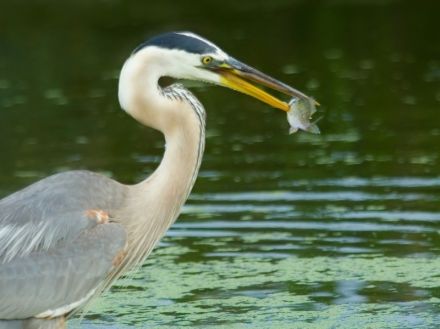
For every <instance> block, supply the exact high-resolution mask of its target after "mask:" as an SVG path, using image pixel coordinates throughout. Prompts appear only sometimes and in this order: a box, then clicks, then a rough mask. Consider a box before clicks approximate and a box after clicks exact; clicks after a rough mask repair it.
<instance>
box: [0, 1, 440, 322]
mask: <svg viewBox="0 0 440 329" xmlns="http://www.w3.org/2000/svg"><path fill="white" fill-rule="evenodd" d="M439 13H440V3H439V2H437V1H431V2H429V1H420V2H416V1H413V2H409V1H408V2H405V1H401V2H400V1H336V0H335V1H287V0H278V1H253V2H250V1H249V2H242V3H239V2H232V1H227V2H200V1H186V2H182V3H180V2H179V3H177V2H171V1H168V0H167V1H158V2H155V4H151V3H150V2H149V1H120V0H113V1H112V0H109V1H84V0H80V1H73V0H72V1H64V2H63V3H62V4H61V3H60V2H56V1H43V0H41V1H27V2H25V1H5V0H1V2H0V26H1V28H0V140H1V143H0V157H1V158H0V159H1V161H0V193H1V195H6V194H8V193H11V192H13V191H14V190H16V189H18V188H20V187H23V186H25V185H27V184H29V183H31V182H33V181H35V180H37V179H39V178H42V177H44V176H47V175H50V174H52V173H55V172H59V171H63V170H67V169H79V168H83V169H90V170H95V171H100V172H104V173H107V174H109V175H112V176H113V177H115V178H117V179H118V180H121V181H123V182H135V181H138V180H140V179H142V178H143V177H145V176H146V175H147V174H148V173H150V172H151V171H152V170H154V168H155V167H156V166H157V164H158V163H159V161H160V159H161V154H162V151H163V140H162V137H161V136H160V135H159V134H158V133H156V132H154V131H151V130H149V129H146V128H144V127H141V126H140V125H139V124H137V123H136V122H134V121H133V120H132V119H131V118H129V117H128V116H127V115H126V114H124V113H123V112H122V111H121V110H120V109H119V106H118V103H117V98H116V87H117V76H118V72H119V69H120V67H121V65H122V63H123V61H124V60H125V58H126V56H128V54H129V53H130V52H131V50H132V49H133V48H134V47H135V46H136V45H137V44H138V43H140V42H141V41H142V40H143V39H144V37H147V36H151V35H154V34H155V33H157V32H162V31H168V30H175V29H178V30H182V29H185V30H192V31H194V32H197V33H200V34H202V35H204V36H206V37H207V38H209V39H211V40H213V41H214V42H216V43H217V44H218V45H219V46H221V47H223V48H224V49H225V50H226V51H227V52H229V53H230V54H231V55H233V56H235V57H237V58H239V59H242V60H243V61H245V62H247V63H249V64H251V65H253V66H255V67H258V68H259V69H261V70H263V71H265V72H267V73H269V74H271V75H273V76H275V77H277V78H279V79H281V80H283V81H285V82H287V83H289V84H291V85H293V86H295V87H297V88H298V89H300V90H303V91H304V92H306V93H308V94H311V95H313V96H314V97H316V98H317V99H318V100H319V101H320V103H321V104H322V106H321V111H322V114H323V115H324V119H323V120H322V121H321V122H320V127H321V129H322V135H320V136H312V135H307V134H296V135H292V136H289V135H288V134H287V132H288V125H287V121H286V118H285V115H283V114H282V113H281V112H280V111H275V110H272V109H270V108H268V107H267V106H265V105H264V104H260V103H258V102H257V101H255V100H253V99H250V98H248V97H245V96H242V95H238V94H236V93H234V92H231V91H228V90H224V89H219V88H211V87H210V88H207V87H206V88H200V87H198V88H195V89H194V90H193V91H194V92H195V93H196V94H197V96H198V97H199V98H200V99H201V101H202V102H203V103H204V105H205V107H206V109H207V112H208V130H207V135H208V137H207V147H206V152H205V157H204V162H203V165H202V168H201V172H200V175H199V178H198V180H197V183H196V186H195V188H194V191H193V193H192V195H191V197H190V199H189V201H188V203H187V206H186V207H185V209H184V213H183V214H182V216H181V217H180V219H179V220H178V222H177V223H176V224H175V225H174V226H173V227H172V229H171V230H170V231H169V233H168V234H167V236H166V237H165V238H164V239H163V241H162V242H161V244H160V246H159V247H158V248H157V249H156V251H155V252H154V254H153V255H152V256H151V257H150V258H149V260H148V261H147V262H146V264H145V266H144V267H143V268H142V271H141V272H139V273H136V274H135V275H133V276H131V277H129V278H127V279H123V280H121V281H119V282H118V283H117V284H116V285H115V286H114V287H113V288H112V289H111V291H110V292H109V293H107V294H106V295H105V296H104V297H102V298H100V299H99V300H97V301H96V302H95V304H93V306H92V307H91V309H90V311H89V313H88V314H87V316H86V318H85V319H84V320H83V322H82V323H81V324H79V323H78V321H77V320H76V321H74V322H72V323H71V327H73V328H77V327H81V328H90V329H98V328H100V329H102V328H145V327H147V328H180V327H188V328H437V327H439V326H440V315H439V314H440V313H439V310H440V260H439V255H440V236H439V234H440V156H439V154H440V42H439V36H438V31H439V24H438V21H439Z"/></svg>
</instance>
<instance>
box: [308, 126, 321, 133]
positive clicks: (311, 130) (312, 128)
mask: <svg viewBox="0 0 440 329" xmlns="http://www.w3.org/2000/svg"><path fill="white" fill-rule="evenodd" d="M307 132H309V133H311V134H320V133H321V130H319V127H318V125H317V124H316V123H312V124H311V125H310V126H309V127H308V128H307Z"/></svg>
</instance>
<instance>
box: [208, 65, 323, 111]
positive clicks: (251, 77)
mask: <svg viewBox="0 0 440 329" xmlns="http://www.w3.org/2000/svg"><path fill="white" fill-rule="evenodd" d="M213 69H214V70H215V71H216V72H217V73H218V74H219V75H220V76H221V78H220V83H221V85H223V86H225V87H228V88H231V89H234V90H237V91H239V92H241V93H243V94H246V95H249V96H252V97H254V98H256V99H259V100H260V101H262V102H264V103H266V104H269V105H270V106H272V107H274V108H277V109H280V110H283V111H285V112H287V111H289V104H288V103H286V102H284V101H282V100H280V99H278V98H277V97H275V96H272V95H271V94H269V93H267V92H266V91H264V90H263V89H262V88H260V87H258V86H256V85H254V84H252V83H250V82H249V81H252V82H256V83H257V84H259V85H262V86H266V87H269V88H271V89H273V90H276V91H279V92H281V93H284V94H286V95H289V96H292V97H297V98H307V99H309V97H308V96H307V95H305V94H303V93H302V92H300V91H298V90H296V89H294V88H292V87H290V86H288V85H286V84H284V83H282V82H281V81H278V80H276V79H274V78H272V77H270V76H268V75H266V74H264V73H262V72H260V71H258V70H256V69H254V68H252V67H250V66H248V65H246V64H243V63H241V62H239V61H237V60H236V59H234V58H229V59H228V61H226V62H224V63H222V64H221V65H220V66H219V67H217V68H213ZM315 103H316V105H319V104H318V103H317V102H315Z"/></svg>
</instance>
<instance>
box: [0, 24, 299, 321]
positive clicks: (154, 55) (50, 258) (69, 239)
mask: <svg viewBox="0 0 440 329" xmlns="http://www.w3.org/2000/svg"><path fill="white" fill-rule="evenodd" d="M163 76H170V77H173V78H176V79H192V80H201V81H205V82H210V83H213V84H217V85H223V86H227V87H229V88H232V89H236V90H238V91H241V92H243V93H245V94H248V95H250V96H253V97H256V98H258V99H260V100H262V101H264V102H266V103H268V104H270V105H272V106H273V107H277V108H279V109H282V110H284V111H287V110H288V108H289V106H288V104H287V103H285V102H283V101H280V100H278V99H277V98H275V97H273V96H271V95H269V94H267V93H266V92H264V91H263V90H262V89H260V88H258V87H255V86H254V85H253V84H252V83H250V82H249V81H252V82H257V83H259V84H262V85H266V86H268V87H270V88H272V89H276V90H279V91H281V92H284V93H286V94H288V95H296V96H299V97H307V96H305V95H304V94H302V93H300V92H299V91H297V90H295V89H293V88H291V87H289V86H287V85H284V84H282V83H281V82H279V81H277V80H275V79H273V78H270V77H268V76H266V75H264V74H263V73H261V72H259V71H257V70H255V69H252V68H251V67H249V66H246V65H244V64H242V63H240V62H238V61H237V60H235V59H233V58H231V57H230V56H228V55H227V54H226V53H224V52H223V51H222V50H221V49H219V48H218V47H217V46H215V45H214V44H212V43H211V42H209V41H207V40H206V39H203V38H201V37H199V36H197V35H195V34H192V33H187V32H172V33H167V34H163V35H160V36H158V37H155V38H153V39H150V40H149V41H147V42H145V43H143V44H142V45H141V46H139V47H138V48H136V49H135V51H134V52H133V53H132V55H131V56H130V57H129V58H128V59H127V61H126V62H125V64H124V66H123V68H122V71H121V75H120V79H119V101H120V104H121V107H122V108H123V109H124V110H125V111H126V112H127V113H128V114H130V115H131V116H132V117H133V118H135V119H136V120H137V121H139V122H140V123H142V124H144V125H146V126H149V127H152V128H154V129H157V130H159V131H161V132H162V133H163V134H164V136H165V142H166V147H165V152H164V156H163V159H162V161H161V163H160V165H159V166H158V168H157V169H156V170H155V171H154V172H153V173H152V174H151V175H150V176H149V177H148V178H147V179H145V180H144V181H142V182H140V183H138V184H135V185H125V184H122V183H119V182H117V181H114V180H112V179H110V178H107V177H105V176H103V175H100V174H96V173H93V172H89V171H70V172H65V173H60V174H56V175H53V176H50V177H47V178H45V179H42V180H40V181H38V182H36V183H34V184H32V185H30V186H28V187H26V188H24V189H23V190H21V191H18V192H16V193H13V194H11V195H9V196H7V197H5V198H4V199H2V200H0V329H1V328H17V329H18V328H64V327H65V320H66V318H68V316H69V315H71V314H73V313H74V312H75V311H77V310H79V309H80V308H81V307H83V306H84V305H85V304H86V303H87V302H89V301H90V300H91V299H92V298H93V297H94V296H97V295H99V293H101V292H102V291H103V290H104V289H105V288H107V287H109V286H110V285H111V284H112V282H113V281H114V280H115V279H116V278H118V276H120V275H121V274H123V273H125V272H126V271H127V270H129V269H131V268H133V267H135V266H136V265H140V264H141V263H142V262H143V261H144V259H145V258H146V257H147V256H148V255H149V254H150V253H151V251H152V249H153V248H154V246H155V245H156V244H157V242H158V241H159V240H160V238H161V237H162V236H163V235H164V234H165V232H166V231H167V229H168V228H169V227H170V225H171V224H172V223H173V222H174V221H175V220H176V218H177V217H178V215H179V213H180V211H181V208H182V206H183V204H184V203H185V201H186V199H187V198H188V195H189V193H190V191H191V189H192V187H193V185H194V182H195V179H196V177H197V173H198V170H199V167H200V163H201V160H202V155H203V150H204V141H205V111H204V108H203V106H202V105H201V104H200V102H199V101H198V100H197V98H195V97H194V96H193V94H192V93H191V92H189V91H188V90H187V89H185V88H184V87H183V86H182V85H180V84H173V85H171V86H168V87H166V88H162V87H160V86H159V83H158V82H159V79H160V78H161V77H163Z"/></svg>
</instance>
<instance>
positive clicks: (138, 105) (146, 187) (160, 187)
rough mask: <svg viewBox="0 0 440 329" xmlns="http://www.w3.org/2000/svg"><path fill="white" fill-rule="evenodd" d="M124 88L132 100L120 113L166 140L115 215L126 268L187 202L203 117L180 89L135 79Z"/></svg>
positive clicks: (147, 249) (191, 98)
mask: <svg viewBox="0 0 440 329" xmlns="http://www.w3.org/2000/svg"><path fill="white" fill-rule="evenodd" d="M144 73H145V74H147V76H148V72H144ZM130 81H135V80H133V79H131V80H130ZM126 83H129V82H126ZM136 86H138V87H136ZM139 86H141V87H140V88H139ZM125 88H129V89H130V92H131V93H132V95H131V99H133V100H135V101H134V102H132V103H129V104H128V105H129V106H128V107H126V108H125V110H126V111H127V112H129V113H130V114H131V115H132V116H133V117H135V118H136V119H137V120H138V121H140V122H142V123H144V124H146V125H150V126H154V127H155V128H156V129H159V130H161V131H162V132H163V133H164V135H165V141H166V146H165V153H164V156H163V159H162V161H161V163H160V165H159V167H158V168H157V169H156V170H155V171H154V172H153V174H152V175H151V176H149V177H148V178H147V179H146V180H144V181H142V182H140V183H139V184H136V185H133V186H131V187H130V188H129V191H130V195H129V197H128V198H127V203H126V206H125V207H124V208H125V209H123V211H122V212H121V214H120V216H121V217H123V216H125V218H121V223H122V224H123V225H124V226H125V227H126V230H127V233H128V248H129V255H130V256H129V258H128V259H126V266H127V267H132V266H133V265H136V264H138V263H139V262H141V261H142V260H143V259H144V258H145V257H146V256H148V254H149V253H150V252H151V250H152V249H153V247H154V246H155V245H156V243H157V242H158V241H159V239H160V238H161V237H162V236H163V235H164V234H165V232H166V231H167V230H168V228H169V227H170V225H171V224H172V223H173V222H174V221H175V220H176V218H177V217H178V215H179V214H180V211H181V209H182V206H183V204H184V203H185V201H186V199H187V198H188V195H189V193H190V191H191V189H192V186H193V184H194V181H195V178H196V177H197V173H198V170H199V167H200V162H201V158H202V154H203V149H204V136H205V130H204V129H205V118H204V110H203V107H202V106H201V105H200V103H199V102H198V101H197V99H195V97H194V96H192V94H191V93H189V92H188V91H187V90H185V89H183V88H182V87H177V86H174V87H172V88H169V89H168V90H167V91H164V90H161V89H160V88H159V87H158V85H157V79H156V80H155V79H147V80H144V85H142V84H140V83H139V81H138V83H136V84H133V85H132V86H129V85H128V86H127V85H126V86H125ZM146 90H148V92H146Z"/></svg>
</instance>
